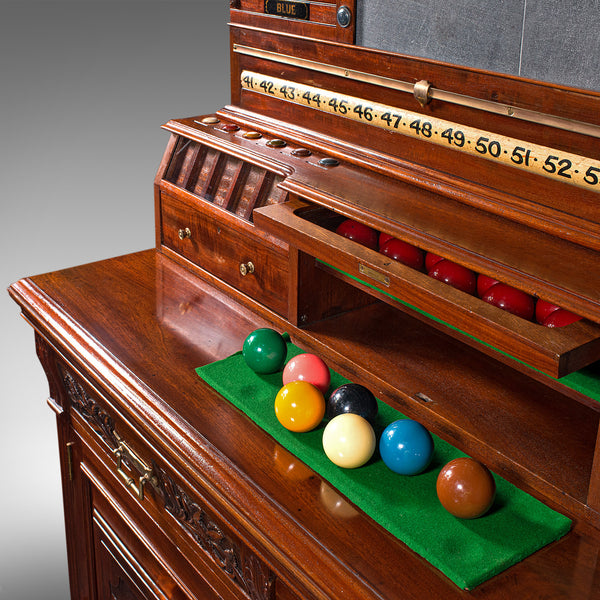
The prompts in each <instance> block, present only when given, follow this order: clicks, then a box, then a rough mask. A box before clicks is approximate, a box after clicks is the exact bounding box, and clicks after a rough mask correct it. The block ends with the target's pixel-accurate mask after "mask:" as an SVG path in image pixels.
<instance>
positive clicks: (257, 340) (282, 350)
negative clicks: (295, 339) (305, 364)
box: [242, 327, 287, 374]
mask: <svg viewBox="0 0 600 600" xmlns="http://www.w3.org/2000/svg"><path fill="white" fill-rule="evenodd" d="M242 355H243V357H244V360H245V361H246V364H247V365H248V366H249V367H250V368H251V369H252V370H253V371H255V372H256V373H262V374H266V373H276V372H277V371H280V370H281V369H282V367H283V363H284V362H285V357H286V355H287V345H286V343H285V340H284V339H283V337H282V336H281V334H280V333H278V332H277V331H275V330H274V329H269V328H268V327H263V328H261V329H255V330H254V331H253V332H252V333H251V334H250V335H249V336H248V337H247V338H246V339H245V340H244V345H243V347H242Z"/></svg>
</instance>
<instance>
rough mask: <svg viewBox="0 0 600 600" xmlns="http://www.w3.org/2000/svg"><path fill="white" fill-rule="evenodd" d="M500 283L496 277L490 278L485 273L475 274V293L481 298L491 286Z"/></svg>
mask: <svg viewBox="0 0 600 600" xmlns="http://www.w3.org/2000/svg"><path fill="white" fill-rule="evenodd" d="M497 283H500V282H499V281H498V280H497V279H492V278H491V277H488V276H487V275H483V274H481V273H480V274H479V275H477V295H478V296H479V297H480V298H481V296H483V295H484V294H485V293H486V292H487V291H488V290H489V289H490V288H491V287H493V286H495V285H496V284H497Z"/></svg>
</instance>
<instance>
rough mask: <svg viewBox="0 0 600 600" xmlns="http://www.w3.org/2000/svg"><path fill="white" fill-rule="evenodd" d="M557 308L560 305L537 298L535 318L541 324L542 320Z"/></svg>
mask: <svg viewBox="0 0 600 600" xmlns="http://www.w3.org/2000/svg"><path fill="white" fill-rule="evenodd" d="M559 308H560V306H556V304H552V303H550V302H546V300H541V299H539V298H538V301H537V302H536V303H535V320H536V321H537V322H538V323H539V324H540V325H543V323H544V321H545V320H546V319H547V318H548V317H549V316H550V315H551V314H552V313H553V312H554V311H555V310H558V309H559Z"/></svg>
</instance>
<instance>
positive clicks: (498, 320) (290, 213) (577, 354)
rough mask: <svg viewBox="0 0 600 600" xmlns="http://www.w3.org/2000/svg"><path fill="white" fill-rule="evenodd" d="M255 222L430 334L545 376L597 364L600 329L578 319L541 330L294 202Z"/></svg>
mask: <svg viewBox="0 0 600 600" xmlns="http://www.w3.org/2000/svg"><path fill="white" fill-rule="evenodd" d="M254 219H255V223H256V224H257V225H259V226H260V227H262V228H264V229H265V230H266V231H268V232H270V233H272V234H274V235H278V236H281V237H282V238H283V239H286V240H287V241H288V242H289V243H290V245H292V246H295V247H297V248H299V249H300V250H302V251H303V252H306V253H308V254H310V255H311V256H313V257H315V258H316V259H317V260H318V261H319V264H320V266H321V267H322V268H324V269H327V270H328V271H329V272H330V273H331V274H332V275H333V276H335V277H338V278H340V279H342V280H344V281H347V282H350V283H352V284H353V285H355V286H357V287H359V288H361V289H363V290H365V291H366V292H367V293H369V294H371V295H373V296H375V297H377V298H379V299H381V300H383V301H384V302H387V303H389V304H392V305H394V306H396V307H398V308H400V309H401V310H404V311H409V312H412V314H415V315H416V316H418V317H419V318H423V319H425V320H427V322H429V323H430V324H432V325H433V326H434V327H438V328H441V329H442V330H444V331H445V332H446V333H449V334H451V335H453V336H455V337H459V338H460V339H462V340H463V341H466V342H467V343H469V344H472V345H473V344H476V345H477V346H478V347H480V348H482V349H483V350H484V351H485V352H490V353H495V354H496V355H498V353H497V351H500V355H501V356H504V354H508V355H510V356H511V357H513V358H516V359H518V360H519V361H522V362H523V363H525V364H526V365H529V366H531V367H533V368H535V369H538V370H539V371H542V372H544V373H546V374H548V375H551V376H552V377H562V376H564V375H567V374H569V373H572V372H574V371H577V370H579V369H581V368H582V367H585V366H587V365H589V364H591V363H593V362H595V361H596V360H598V359H600V325H598V324H597V323H594V322H591V321H588V320H586V319H583V320H580V321H577V322H574V323H572V324H570V325H567V326H566V327H560V328H552V329H551V328H548V327H544V326H542V325H539V324H537V323H534V322H531V321H527V320H525V319H523V318H520V317H518V316H516V315H514V314H511V313H509V312H507V311H505V310H502V309H501V308H498V307H496V306H492V305H491V304H488V303H486V302H484V301H483V300H481V299H480V298H478V297H476V296H474V295H470V294H467V293H465V292H463V291H461V290H458V289H455V288H454V287H452V286H450V285H447V284H446V283H443V282H442V281H438V280H436V279H433V278H432V277H429V276H428V275H427V274H426V273H424V272H421V271H418V270H416V269H413V268H411V267H408V266H405V265H404V264H402V263H400V262H397V261H394V260H392V259H391V258H389V257H387V256H385V255H383V254H381V253H380V252H378V251H377V250H373V249H370V248H367V247H365V246H363V245H360V244H358V243H357V242H355V241H352V240H350V239H346V238H345V237H343V236H341V235H338V234H337V233H335V229H336V224H338V223H340V221H341V220H343V217H341V216H340V215H337V214H336V213H335V212H333V211H331V210H328V209H325V208H323V207H319V206H315V205H312V204H310V203H307V202H305V201H303V200H300V199H295V200H291V201H289V202H287V203H284V204H279V205H276V206H267V207H262V208H260V209H257V210H256V211H255V213H254Z"/></svg>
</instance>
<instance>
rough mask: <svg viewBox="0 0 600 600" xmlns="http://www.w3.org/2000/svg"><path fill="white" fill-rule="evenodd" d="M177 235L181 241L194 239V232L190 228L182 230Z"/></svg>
mask: <svg viewBox="0 0 600 600" xmlns="http://www.w3.org/2000/svg"><path fill="white" fill-rule="evenodd" d="M177 233H178V235H179V239H180V240H185V239H186V238H191V237H192V230H191V229H190V228H189V227H186V228H185V229H180V230H179V231H178V232H177Z"/></svg>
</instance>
